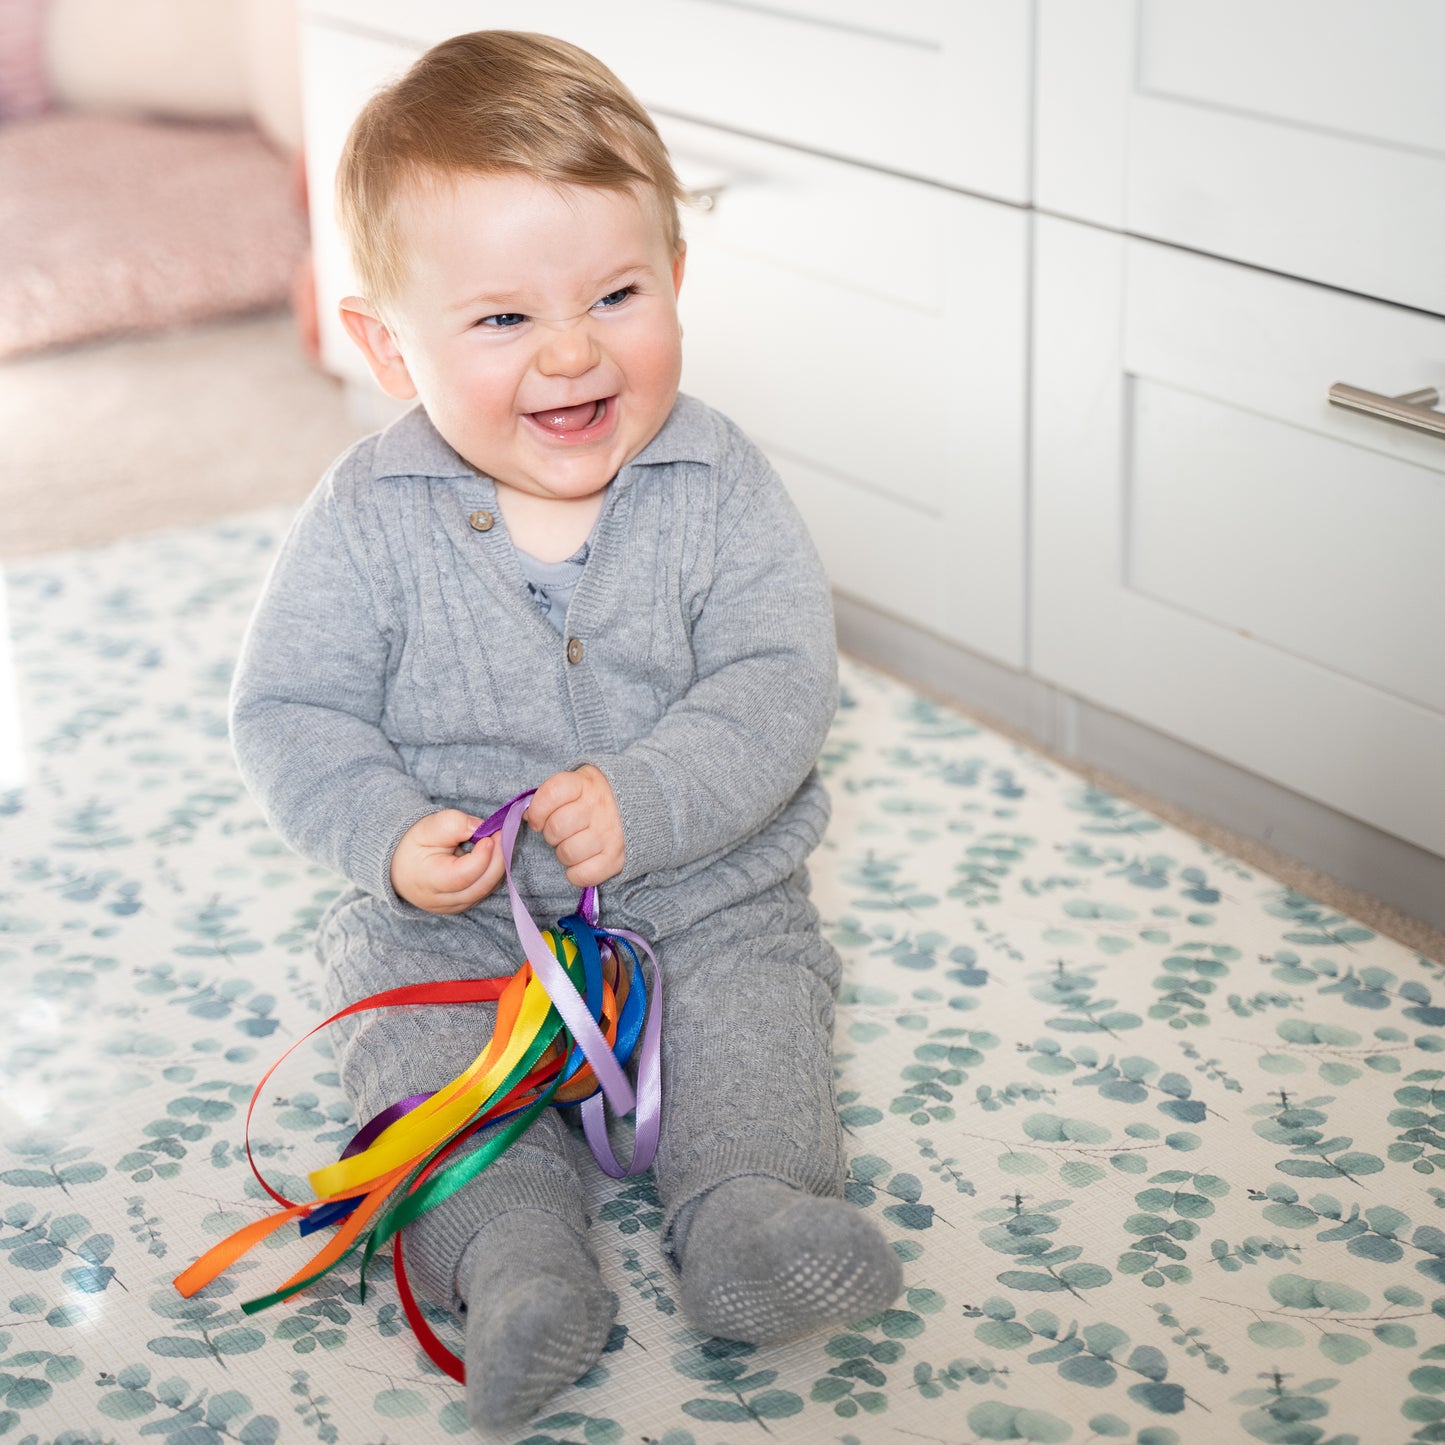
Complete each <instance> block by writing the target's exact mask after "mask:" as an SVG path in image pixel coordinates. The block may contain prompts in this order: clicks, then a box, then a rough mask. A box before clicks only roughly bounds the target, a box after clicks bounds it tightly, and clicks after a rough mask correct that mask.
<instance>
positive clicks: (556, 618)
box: [512, 528, 595, 633]
mask: <svg viewBox="0 0 1445 1445" xmlns="http://www.w3.org/2000/svg"><path fill="white" fill-rule="evenodd" d="M594 530H595V528H594ZM512 545H513V550H515V552H516V554H517V561H518V562H520V563H521V565H522V576H523V577H524V578H525V579H526V582H527V591H528V592H529V593H530V594H531V598H532V601H533V602H535V603H536V604H537V610H538V611H539V612H540V613H541V614H542V616H543V617H545V618H546V619H547V621H548V622H550V623H551V624H552V626H553V627H555V628H556V629H557V631H558V632H559V633H560V632H561V631H562V630H563V626H564V624H565V623H566V621H567V608H568V607H569V606H570V605H571V602H572V594H573V593H574V592H575V591H576V590H577V584H578V583H579V582H580V581H581V580H582V569H583V568H584V567H585V566H586V565H587V554H588V553H589V552H590V551H591V550H592V538H591V537H590V536H589V537H588V538H587V540H586V541H585V542H584V543H583V544H582V545H581V546H580V547H579V548H578V549H577V550H576V551H575V552H574V553H573V554H572V555H571V556H570V557H564V558H563V559H562V560H561V561H560V562H542V561H539V560H538V559H537V558H536V557H534V556H532V554H531V553H530V552H524V551H523V550H522V549H521V548H520V547H518V546H517V545H516V544H515V543H513V544H512Z"/></svg>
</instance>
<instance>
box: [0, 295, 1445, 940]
mask: <svg viewBox="0 0 1445 1445" xmlns="http://www.w3.org/2000/svg"><path fill="white" fill-rule="evenodd" d="M376 400H377V415H378V416H380V415H383V414H384V411H385V408H384V406H383V405H382V404H383V403H384V401H385V399H384V398H383V397H382V396H381V394H380V392H379V391H378V392H377V397H376ZM375 425H377V421H376V419H375V418H372V419H368V420H365V421H361V420H357V419H354V418H353V417H352V416H351V415H350V414H349V412H348V408H347V403H346V397H345V394H344V392H343V389H342V387H341V385H340V383H339V382H337V381H335V380H333V379H332V378H330V377H328V376H325V375H323V374H322V373H321V372H319V371H318V370H317V369H316V368H315V367H314V366H312V365H311V364H310V363H309V362H308V361H307V360H306V359H305V357H304V356H303V355H302V353H301V350H300V348H299V347H298V345H297V344H296V340H295V336H294V332H293V329H292V324H291V318H290V317H289V315H285V314H269V315H263V316H255V317H248V318H245V319H242V320H238V321H237V320H233V321H225V322H217V323H213V324H211V325H208V326H197V327H192V328H190V329H188V330H183V331H177V332H172V333H169V334H165V335H160V336H154V337H145V338H134V339H127V340H119V341H111V342H104V343H101V344H99V345H94V346H83V347H73V348H69V349H67V350H61V351H54V352H48V353H43V354H41V355H39V356H34V357H27V358H23V359H21V360H18V361H10V362H4V363H0V519H3V521H0V560H4V559H7V558H13V557H25V556H32V555H35V554H37V553H41V552H50V551H56V550H59V549H61V548H70V547H87V546H96V545H99V544H101V543H103V542H108V541H111V540H113V539H114V538H117V537H123V536H130V535H136V534H139V533H144V532H154V531H159V530H162V529H165V528H170V527H184V526H188V525H191V524H193V523H198V522H203V521H207V520H209V519H210V518H213V517H221V516H225V515H226V514H227V513H231V512H241V511H247V510H249V509H251V508H253V507H262V506H266V505H268V504H271V503H278V502H296V501H300V499H301V498H302V497H304V496H305V495H306V493H307V492H308V491H310V489H311V487H312V486H313V485H314V484H315V482H316V480H317V478H318V477H319V476H320V475H321V473H322V472H323V471H324V470H325V468H326V466H327V465H328V464H329V463H330V462H331V460H332V459H333V458H334V457H335V456H336V454H337V453H338V452H340V451H341V450H342V449H343V448H344V447H346V446H348V445H349V444H350V443H351V442H352V441H354V440H355V439H356V438H357V437H360V436H363V435H365V433H366V432H368V431H371V430H372V429H373V428H374V427H375ZM944 700H945V701H950V702H954V703H955V705H957V703H956V701H955V700H953V699H944ZM964 710H965V711H967V709H966V708H965V709H964ZM982 720H983V721H985V722H986V723H988V725H989V726H991V727H994V728H996V729H998V730H999V731H1002V732H1005V733H1008V734H1010V735H1012V736H1016V737H1017V736H1020V735H1019V734H1018V733H1017V732H1016V730H1014V729H1012V728H1010V727H1008V726H1007V725H1006V724H1000V723H999V722H998V721H997V719H993V718H983V719H982ZM1021 740H1022V741H1025V742H1028V743H1029V744H1030V745H1031V746H1034V747H1037V743H1035V742H1034V741H1033V739H1029V738H1022V739H1021ZM1039 750H1040V751H1044V750H1043V749H1039ZM1050 756H1054V755H1052V754H1051V755H1050ZM1055 761H1058V762H1061V763H1064V764H1066V765H1067V766H1069V767H1072V768H1074V769H1075V770H1076V771H1078V772H1081V773H1083V774H1084V775H1085V776H1087V777H1089V778H1090V779H1091V780H1092V781H1095V782H1097V783H1098V784H1099V785H1100V786H1101V787H1105V788H1108V789H1110V790H1111V791H1113V792H1117V793H1119V794H1121V795H1122V796H1124V797H1127V798H1129V799H1131V800H1132V801H1134V802H1137V803H1140V804H1141V805H1142V806H1144V807H1146V808H1149V809H1150V810H1151V811H1153V812H1155V813H1157V814H1158V815H1159V816H1160V817H1162V818H1164V819H1166V820H1167V821H1168V822H1171V823H1173V824H1175V825H1176V826H1178V827H1181V828H1184V829H1186V830H1188V831H1189V832H1191V833H1193V834H1195V835H1196V836H1197V837H1200V838H1203V839H1204V840H1205V841H1206V842H1209V843H1212V844H1214V845H1215V846H1216V847H1218V848H1222V849H1224V850H1225V851H1227V852H1230V853H1233V854H1234V855H1235V856H1237V857H1239V858H1242V859H1243V860H1245V861H1246V862H1248V863H1250V864H1252V865H1254V866H1255V867H1258V868H1260V869H1263V870H1264V871H1265V872H1268V873H1271V874H1273V875H1274V876H1275V877H1277V878H1280V879H1282V880H1283V881H1284V882H1286V883H1288V884H1289V885H1290V886H1291V887H1293V888H1296V889H1298V890H1299V891H1300V892H1301V893H1305V894H1307V895H1309V896H1310V897H1313V898H1318V899H1319V900H1320V901H1321V902H1324V903H1328V904H1330V905H1331V906H1332V907H1335V908H1338V909H1340V910H1341V911H1342V912H1345V913H1349V914H1351V915H1352V916H1354V917H1356V918H1359V919H1360V920H1362V921H1363V922H1365V923H1367V924H1368V925H1369V926H1370V927H1371V928H1374V929H1375V930H1376V931H1377V932H1379V933H1382V934H1385V935H1386V936H1388V937H1391V938H1396V939H1398V940H1399V941H1400V942H1402V943H1404V944H1406V945H1407V946H1408V947H1411V948H1415V949H1418V950H1419V951H1420V952H1421V953H1424V954H1426V955H1427V956H1429V957H1431V958H1445V934H1441V933H1440V932H1438V931H1437V930H1435V929H1433V928H1431V927H1429V926H1428V925H1426V924H1424V923H1421V922H1419V921H1417V920H1415V919H1412V918H1409V917H1406V916H1405V915H1404V914H1402V913H1400V912H1398V911H1397V910H1396V909H1393V908H1390V907H1389V906H1387V905H1386V904H1383V903H1380V902H1378V901H1377V900H1375V899H1373V898H1370V897H1368V896H1367V895H1365V894H1363V893H1360V892H1358V891H1356V890H1355V889H1352V888H1348V887H1346V886H1345V885H1344V884H1342V883H1338V882H1337V881H1335V880H1334V879H1332V878H1329V877H1326V876H1325V875H1324V874H1321V873H1316V872H1314V871H1313V870H1311V869H1308V868H1305V867H1304V866H1303V865H1301V864H1299V863H1297V862H1295V861H1294V860H1293V859H1290V858H1287V857H1285V856H1284V855H1283V854H1280V853H1276V852H1275V851H1274V850H1272V849H1270V848H1267V847H1264V846H1263V845H1262V844H1259V843H1256V842H1254V841H1253V840H1252V839H1249V838H1245V837H1243V836H1241V835H1239V834H1236V833H1232V832H1230V831H1229V830H1228V829H1225V828H1220V827H1218V826H1217V825H1215V824H1212V823H1209V822H1206V821H1204V820H1202V819H1200V818H1197V817H1195V816H1194V815H1193V814H1190V813H1186V812H1185V811H1184V810H1183V809H1180V808H1176V807H1174V806H1173V805H1172V804H1170V803H1168V802H1166V801H1164V800H1162V799H1159V798H1155V797H1152V796H1151V795H1149V794H1146V793H1142V792H1140V790H1138V789H1136V788H1133V787H1131V786H1130V785H1129V784H1128V783H1126V782H1124V781H1122V780H1120V779H1118V778H1115V777H1112V776H1109V775H1107V774H1103V773H1101V772H1100V771H1099V770H1098V769H1090V768H1087V767H1082V766H1081V765H1080V764H1079V763H1078V762H1076V761H1074V760H1072V759H1068V758H1060V757H1055Z"/></svg>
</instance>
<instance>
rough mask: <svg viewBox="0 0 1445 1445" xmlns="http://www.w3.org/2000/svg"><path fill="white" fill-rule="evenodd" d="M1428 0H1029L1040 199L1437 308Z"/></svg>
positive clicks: (1138, 231)
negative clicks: (1035, 47)
mask: <svg viewBox="0 0 1445 1445" xmlns="http://www.w3.org/2000/svg"><path fill="white" fill-rule="evenodd" d="M1442 45H1445V7H1442V6H1440V5H1439V4H1438V3H1435V0H1382V3H1379V4H1372V5H1368V6H1367V5H1364V4H1363V3H1361V0H1272V3H1271V4H1269V5H1266V6H1261V5H1258V4H1253V3H1250V0H1208V3H1205V0H1042V5H1041V9H1040V47H1039V55H1040V63H1039V68H1038V86H1039V107H1038V138H1037V176H1036V184H1035V197H1036V201H1037V203H1038V204H1039V205H1040V206H1041V207H1043V208H1044V209H1046V210H1050V211H1055V212H1058V213H1060V214H1065V215H1069V216H1076V217H1078V218H1080V219H1085V220H1092V221H1096V222H1102V223H1103V224H1105V225H1108V226H1112V227H1116V228H1118V229H1122V230H1127V231H1129V232H1130V233H1132V234H1135V235H1142V236H1150V237H1154V238H1156V239H1159V240H1164V241H1172V242H1175V243H1177V244H1180V245H1184V246H1188V247H1191V248H1193V249H1196V250H1202V251H1208V252H1211V253H1213V254H1215V255H1220V256H1227V257H1231V258H1234V259H1237V260H1242V261H1248V262H1250V263H1252V264H1254V265H1258V266H1264V267H1267V268H1269V269H1271V270H1276V271H1280V272H1283V273H1285V274H1289V275H1297V276H1305V277H1309V278H1310V279H1312V280H1317V281H1323V282H1326V283H1328V284H1330V285H1333V286H1338V287H1341V288H1343V289H1346V290H1350V291H1356V292H1359V293H1361V294H1363V295H1368V296H1378V297H1382V298H1384V299H1386V300H1392V301H1398V302H1402V303H1404V304H1406V305H1410V306H1416V307H1420V308H1421V309H1424V310H1427V311H1433V312H1436V313H1440V314H1445V272H1442V271H1441V268H1440V265H1439V256H1440V251H1441V245H1442V242H1445V86H1441V85H1440V83H1439V78H1438V69H1439V67H1438V63H1437V61H1436V59H1435V57H1437V56H1438V55H1439V53H1440V50H1441V48H1442Z"/></svg>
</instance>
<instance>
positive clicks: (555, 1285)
mask: <svg viewBox="0 0 1445 1445" xmlns="http://www.w3.org/2000/svg"><path fill="white" fill-rule="evenodd" d="M458 1273H459V1275H460V1277H461V1279H462V1280H464V1281H465V1293H464V1296H463V1298H464V1301H465V1303H466V1310H467V1321H466V1324H467V1361H466V1363H467V1415H468V1417H469V1418H470V1420H471V1422H472V1424H473V1426H474V1427H476V1428H477V1429H478V1430H484V1431H485V1430H497V1429H501V1428H504V1427H506V1426H509V1425H517V1424H520V1423H521V1422H522V1421H523V1420H526V1419H527V1418H528V1417H529V1416H531V1415H533V1414H535V1413H536V1411H537V1410H538V1408H539V1407H540V1406H542V1405H543V1404H544V1403H545V1402H546V1401H547V1400H549V1399H551V1397H552V1396H553V1395H555V1394H556V1393H557V1391H558V1390H561V1389H563V1388H564V1387H565V1386H567V1385H570V1384H572V1383H573V1381H574V1380H577V1379H580V1378H581V1377H582V1376H583V1375H585V1374H586V1373H587V1371H588V1370H590V1369H591V1368H592V1366H593V1364H594V1363H595V1362H596V1360H597V1357H598V1355H600V1354H601V1353H602V1347H603V1345H605V1344H606V1343H607V1336H608V1333H609V1332H610V1330H611V1328H612V1316H613V1313H614V1300H613V1297H612V1295H611V1294H610V1293H609V1291H608V1290H607V1289H606V1288H605V1286H604V1285H603V1283H602V1277H601V1275H600V1274H599V1273H598V1271H597V1259H596V1256H595V1255H594V1254H593V1253H592V1250H591V1248H590V1247H589V1245H588V1244H587V1242H586V1241H585V1240H584V1239H583V1238H582V1237H581V1236H580V1235H579V1234H578V1233H577V1231H576V1230H575V1229H573V1228H572V1227H571V1226H570V1225H569V1224H567V1223H566V1222H565V1221H563V1220H561V1219H559V1218H558V1217H557V1216H556V1215H555V1214H547V1213H544V1212H542V1211H540V1210H538V1211H533V1210H510V1211H509V1212H507V1213H506V1214H499V1215H497V1216H496V1217H495V1218H494V1219H491V1220H489V1221H488V1223H487V1224H486V1226H485V1227H484V1228H483V1229H482V1231H481V1233H479V1234H478V1235H477V1236H476V1237H475V1238H474V1239H473V1240H472V1241H471V1242H470V1243H469V1244H468V1245H467V1249H466V1252H465V1253H464V1254H463V1256H462V1267H461V1269H460V1270H459V1271H458Z"/></svg>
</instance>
